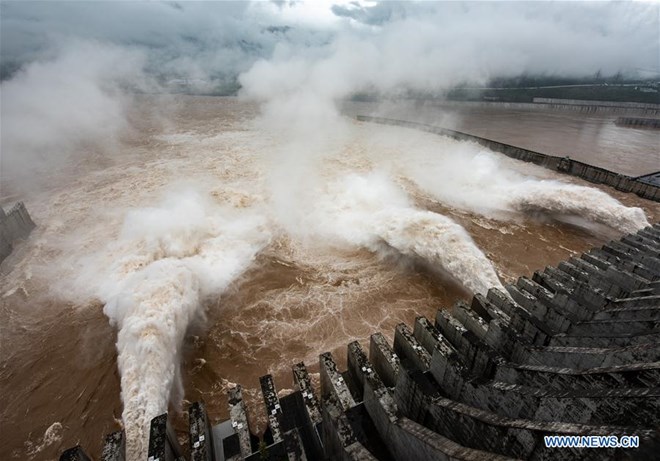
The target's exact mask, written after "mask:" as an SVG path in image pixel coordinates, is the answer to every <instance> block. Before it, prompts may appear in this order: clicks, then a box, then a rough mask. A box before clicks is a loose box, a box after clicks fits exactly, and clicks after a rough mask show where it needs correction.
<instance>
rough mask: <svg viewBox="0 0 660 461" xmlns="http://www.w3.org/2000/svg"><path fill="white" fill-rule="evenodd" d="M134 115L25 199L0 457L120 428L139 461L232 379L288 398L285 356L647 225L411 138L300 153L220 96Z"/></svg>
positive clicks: (542, 174) (458, 147)
mask: <svg viewBox="0 0 660 461" xmlns="http://www.w3.org/2000/svg"><path fill="white" fill-rule="evenodd" d="M161 105H162V107H163V108H164V107H167V108H169V109H170V110H173V113H170V114H169V116H168V123H163V122H162V120H163V119H162V118H161V117H160V116H159V112H158V111H157V110H154V107H156V108H157V107H161ZM131 111H132V112H131V117H133V119H134V121H135V123H136V126H137V128H136V129H135V130H134V132H132V133H129V134H127V135H126V139H124V140H123V142H124V143H125V145H126V148H125V149H123V150H122V152H121V153H120V154H118V155H117V156H116V157H114V158H113V162H111V163H109V164H108V165H107V166H106V167H104V168H98V167H97V165H96V164H95V163H94V162H92V161H91V160H90V162H89V164H86V163H85V162H84V161H83V162H82V163H78V164H77V165H76V166H75V168H76V170H75V174H72V175H71V176H69V177H68V178H66V180H59V181H58V183H57V184H56V185H52V186H50V187H49V188H48V189H47V190H46V191H44V192H41V193H38V194H33V195H31V196H28V197H27V199H26V202H27V206H28V208H29V210H30V212H31V213H32V215H33V217H34V220H35V222H37V223H38V224H39V227H38V228H37V229H36V230H35V231H34V233H33V234H32V235H31V237H30V239H29V240H28V241H27V242H25V243H24V244H22V245H21V246H19V247H18V248H17V249H16V251H15V253H14V254H13V255H12V256H11V257H10V258H9V259H8V260H7V261H6V262H5V263H3V275H2V282H3V284H2V298H1V299H2V301H1V303H2V307H1V308H2V310H1V315H2V317H3V319H2V320H3V327H2V328H3V330H2V338H3V339H2V341H3V367H2V369H1V371H0V373H1V377H2V395H3V399H4V402H3V405H2V410H1V411H2V416H1V419H2V421H3V422H7V421H12V422H14V421H15V422H16V425H15V430H14V431H12V432H11V434H10V435H9V437H7V441H6V442H5V444H4V445H5V446H4V447H3V448H2V450H3V452H2V456H1V457H2V458H3V459H14V458H16V459H18V458H28V459H30V458H32V459H51V458H53V459H54V458H56V454H57V452H58V450H59V449H60V448H63V447H65V446H70V445H73V444H75V443H78V442H80V443H83V444H84V445H85V446H87V447H91V448H92V450H94V447H96V450H97V452H98V449H99V446H100V443H101V439H102V434H104V433H106V432H110V431H112V430H116V429H117V428H118V427H119V426H118V424H119V421H120V420H122V421H123V422H122V424H123V425H124V427H125V428H126V431H127V436H128V439H129V445H128V449H129V452H130V453H131V454H132V456H133V457H134V458H137V456H138V454H139V453H142V452H144V449H145V448H144V445H143V443H144V440H145V438H144V430H145V423H146V422H148V421H149V419H150V418H151V417H153V416H155V415H157V414H159V413H161V412H163V411H166V410H167V409H168V403H169V405H170V407H169V408H170V409H171V410H173V411H177V408H178V407H179V405H180V403H181V401H182V399H183V398H185V399H187V400H195V399H199V398H202V399H204V400H205V401H206V402H207V404H208V407H209V411H210V414H211V417H212V419H217V418H220V417H222V416H224V415H225V412H226V410H225V407H226V401H225V395H224V391H225V389H226V387H227V386H229V385H231V383H235V382H240V383H241V384H242V385H243V386H245V387H246V388H247V390H246V394H247V396H248V398H259V396H258V391H257V389H258V376H260V375H262V374H265V373H268V372H270V373H273V374H275V375H276V378H277V379H278V382H284V383H286V382H290V381H291V380H290V378H289V376H288V375H289V371H288V370H289V368H290V366H291V365H292V364H293V363H295V362H297V361H300V360H305V361H306V362H307V363H308V364H310V365H311V364H314V363H315V362H316V356H317V354H318V353H319V352H321V351H325V350H331V351H337V350H339V349H340V348H342V347H343V346H344V345H345V344H346V343H347V342H349V341H351V340H354V339H358V340H365V339H366V338H367V337H368V335H369V334H371V333H372V332H374V331H376V330H382V331H383V332H385V333H389V332H391V331H392V330H393V327H394V325H396V324H397V323H399V322H401V321H408V322H409V321H411V320H412V319H413V318H414V316H415V315H427V316H429V315H433V312H434V311H435V310H436V309H437V308H440V307H448V306H449V305H450V304H451V303H452V302H453V301H454V300H455V299H458V298H467V297H468V296H469V293H470V292H485V291H486V290H487V289H488V288H490V287H493V286H496V287H501V284H502V283H503V282H504V283H506V282H509V281H511V280H513V279H514V278H515V277H517V276H519V275H521V274H530V273H531V272H532V271H533V270H535V269H538V268H540V267H542V266H544V265H547V264H555V263H556V262H558V261H559V260H561V259H564V258H566V257H568V256H570V255H573V254H576V253H578V252H581V251H584V250H585V249H587V248H589V247H591V246H593V245H597V244H599V243H600V242H603V241H605V240H607V239H608V238H610V237H613V236H615V235H618V234H620V233H623V232H629V231H633V230H635V229H636V228H639V227H642V226H644V225H645V224H646V223H647V217H646V216H648V218H649V219H651V220H655V219H657V218H658V216H659V212H658V209H657V206H656V205H654V204H651V203H649V202H644V201H643V200H641V199H638V198H636V197H634V196H629V195H624V194H619V193H615V192H613V191H611V190H607V193H608V194H613V195H614V196H615V197H616V199H619V200H621V202H619V201H618V200H615V199H614V198H612V197H610V196H609V195H607V194H606V193H604V192H603V191H601V190H599V189H596V188H593V187H588V188H587V187H585V185H584V184H583V183H579V182H578V181H573V184H568V183H567V182H566V181H568V180H567V179H566V178H565V177H562V178H561V180H560V179H559V178H558V177H557V176H555V175H554V174H553V173H551V172H548V171H546V170H541V169H539V168H537V167H534V166H532V165H526V164H519V163H516V162H514V161H512V160H510V159H507V158H504V157H502V156H500V155H498V154H495V153H492V152H488V151H484V150H483V148H481V147H479V146H476V145H472V144H469V143H461V142H457V141H454V140H450V139H447V138H443V137H439V136H436V135H432V134H429V133H420V132H416V131H414V130H409V129H403V128H395V127H383V126H376V125H369V124H362V123H358V122H355V121H353V120H351V119H348V118H343V119H338V120H337V122H336V125H335V126H333V129H332V130H330V131H329V134H328V135H327V136H326V137H321V138H314V142H307V141H306V140H305V139H304V138H303V140H302V141H301V140H299V139H298V138H297V137H296V138H292V137H291V136H288V133H286V132H282V131H281V130H275V129H272V126H269V125H268V123H267V121H264V117H263V116H262V117H260V116H259V112H258V110H257V107H256V105H253V104H251V103H246V102H240V101H239V100H237V99H235V98H207V97H188V96H178V97H168V98H165V99H161V98H159V97H153V96H148V97H147V96H145V97H140V98H138V99H137V102H136V104H135V105H134V106H133V107H132V108H131ZM296 139H298V140H296ZM640 206H642V207H643V208H644V210H642V209H640V208H636V207H640ZM645 214H646V216H645ZM566 221H568V222H570V224H569V223H566ZM108 320H109V321H110V324H108ZM115 332H116V333H115ZM115 334H116V337H115V336H114V335H115ZM9 344H11V348H9V347H8V345H9ZM5 351H6V352H7V354H5ZM10 351H11V352H10ZM18 351H20V353H19V352H18ZM44 351H49V352H48V354H46V355H47V356H46V357H45V353H44ZM115 351H116V352H115ZM339 357H340V358H341V357H343V353H340V354H339ZM117 370H118V371H117ZM19 383H23V385H21V384H19ZM25 383H28V384H27V385H25ZM120 395H121V401H120V400H119V396H120ZM122 402H123V404H122ZM253 416H255V417H258V415H253ZM92 454H94V452H92Z"/></svg>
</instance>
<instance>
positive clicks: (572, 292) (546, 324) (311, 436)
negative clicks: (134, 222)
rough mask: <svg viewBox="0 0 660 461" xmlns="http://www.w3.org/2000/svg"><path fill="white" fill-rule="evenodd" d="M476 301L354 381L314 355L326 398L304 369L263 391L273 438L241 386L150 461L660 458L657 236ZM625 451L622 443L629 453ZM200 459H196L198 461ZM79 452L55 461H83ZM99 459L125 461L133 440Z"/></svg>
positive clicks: (158, 430) (191, 411) (155, 439)
mask: <svg viewBox="0 0 660 461" xmlns="http://www.w3.org/2000/svg"><path fill="white" fill-rule="evenodd" d="M506 290H507V293H504V292H501V291H499V290H497V289H491V290H490V291H489V292H488V294H487V296H482V295H476V296H474V298H473V299H472V301H471V302H470V303H465V302H458V303H456V304H454V306H453V308H452V309H451V310H444V309H441V310H438V311H437V313H436V316H435V318H434V319H428V318H426V317H423V316H420V317H417V318H416V320H415V322H414V324H413V325H406V324H404V323H401V324H399V325H397V326H396V330H395V334H394V342H393V344H389V343H388V341H387V340H386V339H385V337H384V336H383V335H382V334H381V333H375V334H373V335H372V336H371V338H370V342H369V349H368V351H366V350H365V349H364V348H363V347H362V346H361V345H360V343H359V342H358V341H354V342H352V343H350V344H349V345H348V347H347V349H346V354H347V358H346V363H347V368H346V370H340V369H339V367H338V366H337V362H336V358H335V357H333V355H332V354H331V353H323V354H321V355H320V356H319V368H320V391H319V390H317V389H314V387H313V386H312V384H311V380H310V377H309V374H308V372H307V368H306V366H305V364H304V363H299V364H296V365H294V366H293V368H292V372H293V378H294V382H295V390H294V391H293V392H291V393H288V394H287V395H284V396H280V394H279V393H278V391H277V388H276V386H275V383H274V381H273V377H272V376H271V375H264V376H262V377H261V378H260V383H261V391H262V395H263V405H264V406H265V409H266V412H267V415H268V426H267V429H266V431H265V432H264V434H263V435H262V436H261V437H257V436H256V435H255V434H254V433H253V432H252V431H251V429H250V424H249V421H248V418H247V412H248V411H249V408H247V407H246V405H245V402H244V399H243V396H242V392H241V387H240V385H238V386H236V387H233V388H231V389H230V390H229V396H228V397H229V399H228V402H229V414H230V418H229V419H227V420H225V421H223V422H221V423H220V424H217V425H211V424H210V422H209V419H208V417H207V415H206V412H205V407H204V404H203V403H202V402H196V403H193V404H192V405H191V406H190V407H189V408H188V411H187V413H188V417H189V436H188V444H187V445H188V446H187V450H185V451H184V450H182V449H181V446H180V445H179V442H178V440H177V437H176V435H174V432H173V431H172V428H171V427H170V425H169V423H168V415H167V414H163V415H161V416H158V417H156V418H154V419H153V420H152V421H151V428H150V441H149V451H148V459H149V460H161V461H175V460H184V459H190V460H195V461H221V460H243V459H245V460H263V459H270V460H279V459H288V460H305V459H309V460H311V459H342V460H399V459H419V460H422V459H424V460H427V459H428V460H431V459H435V460H472V461H477V460H485V459H489V460H500V459H501V460H505V459H532V460H536V459H539V460H540V459H543V460H553V459H557V460H569V459H580V460H584V459H636V460H645V459H648V460H651V459H655V457H656V456H657V453H658V450H660V432H659V431H658V427H659V426H660V387H659V386H658V385H659V383H660V330H659V329H658V326H659V325H660V302H659V301H660V224H655V225H653V226H651V227H647V228H645V229H642V230H640V231H639V232H637V233H636V234H631V235H626V236H624V237H622V238H621V239H619V240H614V241H611V242H610V243H608V244H606V245H603V246H602V247H601V248H594V249H592V250H590V251H588V252H586V253H584V254H582V255H581V256H580V257H578V258H571V259H569V260H567V261H564V262H561V263H560V264H558V265H557V267H546V268H545V269H544V270H539V271H536V272H535V273H534V275H533V277H531V278H526V277H521V278H519V279H518V280H517V281H516V283H515V284H512V285H508V286H507V287H506ZM554 435H565V436H577V437H585V438H587V437H589V436H616V437H618V438H619V439H621V440H624V439H625V437H633V440H636V441H637V442H638V444H634V445H632V446H633V447H634V448H617V447H611V448H599V449H590V448H581V449H578V448H570V449H569V448H563V449H562V448H547V447H546V446H545V445H544V437H546V436H554ZM625 440H627V439H625ZM188 452H189V456H188V455H187V453H188ZM89 459H90V458H88V457H87V456H86V455H85V453H84V451H83V449H82V448H81V447H74V448H71V449H69V450H67V451H66V452H64V453H63V454H62V456H61V457H60V461H87V460H89ZM101 459H102V460H103V461H121V460H124V459H125V458H124V453H123V433H122V432H116V433H113V434H109V435H108V436H107V438H106V442H105V447H104V449H103V454H102V457H101Z"/></svg>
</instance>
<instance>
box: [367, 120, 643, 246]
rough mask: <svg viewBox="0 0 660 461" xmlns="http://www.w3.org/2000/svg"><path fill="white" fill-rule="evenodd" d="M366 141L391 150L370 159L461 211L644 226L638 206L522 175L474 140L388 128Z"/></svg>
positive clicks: (624, 228) (621, 227)
mask: <svg viewBox="0 0 660 461" xmlns="http://www.w3.org/2000/svg"><path fill="white" fill-rule="evenodd" d="M370 145H371V146H373V147H379V149H378V150H379V151H381V150H382V149H381V148H382V147H383V146H387V147H388V149H390V151H391V152H393V155H392V157H385V158H383V157H381V158H373V161H374V162H376V161H378V162H382V163H385V164H389V166H390V168H391V169H392V170H393V171H394V172H395V173H396V174H400V175H402V176H403V177H405V178H408V179H410V180H411V181H413V182H414V183H415V184H416V185H417V186H418V187H420V188H421V189H422V190H423V191H425V192H426V193H428V194H429V195H431V196H432V197H433V198H435V199H436V200H438V201H440V202H442V203H445V204H448V205H450V206H454V207H457V208H460V209H464V210H468V211H471V212H475V213H478V214H481V215H485V216H488V217H493V218H498V219H502V220H507V219H511V218H512V217H515V215H516V214H525V213H542V214H544V215H548V216H550V217H577V218H580V220H581V221H582V222H583V223H585V224H588V223H590V222H593V223H598V224H602V225H605V226H608V227H610V228H611V229H615V230H617V231H619V232H621V233H630V232H636V231H637V230H639V229H641V228H643V227H646V226H648V225H649V223H648V220H647V219H646V216H645V214H644V211H643V210H642V209H640V208H636V207H626V206H625V205H623V204H622V203H620V202H619V201H618V200H616V199H614V198H612V197H611V196H610V195H608V194H607V193H605V192H603V191H601V190H599V189H596V188H594V187H585V186H579V185H575V184H570V183H566V182H563V181H558V180H550V179H539V178H535V177H533V176H529V175H527V174H523V173H521V172H519V171H517V170H516V167H518V165H517V164H514V163H512V162H514V161H513V160H509V159H506V158H503V157H502V156H501V155H499V154H496V153H494V152H490V151H485V150H483V148H482V147H481V146H479V145H477V144H475V143H470V142H460V141H455V140H452V139H449V138H447V137H438V136H435V135H431V134H415V136H410V132H409V130H406V129H398V128H389V129H387V130H382V131H380V130H379V133H378V136H372V137H371V138H370ZM398 152H404V154H403V155H399V154H398ZM528 167H529V168H536V167H532V166H528ZM512 215H513V216H512Z"/></svg>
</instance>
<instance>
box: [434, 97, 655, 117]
mask: <svg viewBox="0 0 660 461" xmlns="http://www.w3.org/2000/svg"><path fill="white" fill-rule="evenodd" d="M442 105H443V106H449V107H452V106H453V107H501V108H506V109H523V110H525V109H527V110H529V109H533V110H539V109H542V110H562V111H571V112H580V113H585V114H595V113H598V114H601V113H602V114H626V115H645V116H649V115H650V116H654V115H660V104H644V103H635V102H611V101H584V100H577V99H555V98H534V99H533V102H502V101H443V102H442Z"/></svg>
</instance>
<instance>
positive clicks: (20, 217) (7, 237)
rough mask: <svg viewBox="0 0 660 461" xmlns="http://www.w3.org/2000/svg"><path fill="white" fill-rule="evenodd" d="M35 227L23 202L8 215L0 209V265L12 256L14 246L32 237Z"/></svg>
mask: <svg viewBox="0 0 660 461" xmlns="http://www.w3.org/2000/svg"><path fill="white" fill-rule="evenodd" d="M35 227H36V225H35V224H34V222H33V221H32V218H31V217H30V214H29V213H28V211H27V208H25V205H24V204H23V202H18V203H16V204H15V205H14V206H13V207H11V208H10V209H9V211H7V212H6V213H5V211H4V210H3V209H2V208H0V263H2V261H4V260H5V258H6V257H7V256H9V255H10V254H11V252H12V249H13V244H14V243H15V242H16V241H17V240H19V239H24V238H26V237H27V236H28V235H30V232H32V229H34V228H35Z"/></svg>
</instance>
